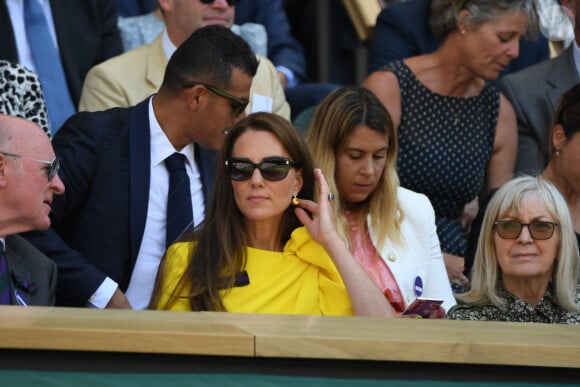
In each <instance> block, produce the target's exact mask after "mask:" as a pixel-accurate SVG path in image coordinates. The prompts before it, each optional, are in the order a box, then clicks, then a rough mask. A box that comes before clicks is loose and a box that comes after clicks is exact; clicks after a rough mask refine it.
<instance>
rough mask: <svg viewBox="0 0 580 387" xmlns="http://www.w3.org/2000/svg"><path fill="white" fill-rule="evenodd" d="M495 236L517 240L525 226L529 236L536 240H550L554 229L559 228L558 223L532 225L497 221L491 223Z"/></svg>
mask: <svg viewBox="0 0 580 387" xmlns="http://www.w3.org/2000/svg"><path fill="white" fill-rule="evenodd" d="M493 224H494V225H495V230H496V231H497V235H499V236H500V238H503V239H517V238H518V237H519V236H520V233H521V232H522V228H523V227H524V226H526V227H527V228H528V231H529V232H530V235H531V236H532V238H533V239H536V240H540V241H541V240H545V239H550V238H551V237H552V235H554V229H555V228H556V227H557V226H559V225H558V223H554V222H546V221H543V220H537V221H535V222H532V223H520V222H516V221H515V220H498V221H496V222H493Z"/></svg>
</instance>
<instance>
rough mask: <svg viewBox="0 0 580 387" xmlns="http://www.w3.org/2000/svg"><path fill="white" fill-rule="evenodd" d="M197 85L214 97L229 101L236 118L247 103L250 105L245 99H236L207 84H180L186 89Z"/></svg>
mask: <svg viewBox="0 0 580 387" xmlns="http://www.w3.org/2000/svg"><path fill="white" fill-rule="evenodd" d="M197 85H202V86H203V87H205V88H206V89H208V90H209V91H211V92H212V93H214V94H215V95H218V96H220V97H223V98H225V99H228V100H230V103H231V105H232V110H233V111H234V114H235V115H236V117H237V116H239V115H240V114H242V112H243V111H244V110H246V106H248V103H250V101H249V100H248V99H246V98H240V97H236V96H235V95H232V94H230V93H228V92H227V91H225V90H222V89H220V88H219V87H215V86H212V85H209V84H207V83H202V82H192V83H183V84H181V87H183V88H188V87H194V86H197Z"/></svg>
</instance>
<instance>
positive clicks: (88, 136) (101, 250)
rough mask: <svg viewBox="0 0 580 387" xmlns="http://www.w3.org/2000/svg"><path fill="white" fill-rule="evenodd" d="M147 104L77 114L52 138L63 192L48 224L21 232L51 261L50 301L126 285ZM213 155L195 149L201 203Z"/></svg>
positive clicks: (143, 213)
mask: <svg viewBox="0 0 580 387" xmlns="http://www.w3.org/2000/svg"><path fill="white" fill-rule="evenodd" d="M148 101H149V99H147V100H145V101H143V102H141V103H140V104H138V105H136V106H134V107H130V108H114V109H110V110H105V111H100V112H92V113H89V112H81V113H78V114H76V115H74V116H72V117H71V118H70V119H69V120H68V121H67V122H65V124H64V125H63V127H62V128H61V129H60V130H59V131H58V132H57V134H56V135H55V137H54V139H53V142H52V144H53V146H54V150H55V152H56V155H57V157H58V158H59V159H60V163H61V169H60V173H59V175H60V177H61V179H62V180H63V182H64V185H65V187H66V191H65V193H64V195H60V196H55V198H54V202H53V208H52V212H51V219H52V225H53V226H52V228H50V229H49V230H47V231H42V232H39V231H34V232H30V233H26V234H25V235H26V237H27V238H28V240H29V241H30V242H32V243H33V244H34V245H35V246H36V247H37V248H38V249H39V250H41V251H42V252H44V253H45V254H46V255H48V256H49V257H50V258H52V259H53V260H54V261H55V262H56V264H57V265H58V275H59V278H58V284H57V289H56V303H57V305H71V306H84V305H85V303H86V302H87V300H88V299H89V297H90V296H91V295H92V294H93V293H94V292H95V290H96V289H97V288H98V287H99V286H100V285H101V283H102V282H103V280H104V279H105V277H106V276H109V277H110V278H112V279H113V280H114V281H116V282H117V283H118V284H119V288H120V289H121V290H122V291H126V290H127V286H128V285H129V281H130V279H131V273H132V272H133V267H134V265H135V261H136V258H137V253H138V252H139V247H140V245H141V240H142V237H143V232H144V228H145V221H146V218H147V206H148V202H149V179H150V174H149V172H150V168H149V166H150V153H151V152H150V148H151V146H150V143H151V142H150V133H149V115H148ZM215 156H216V154H215V153H214V152H209V151H205V150H203V149H201V148H197V147H196V157H198V159H197V161H198V167H199V170H200V174H201V179H202V184H203V192H204V197H205V200H206V202H207V200H208V198H209V192H210V189H211V185H212V183H213V173H214V168H215V161H216V160H215Z"/></svg>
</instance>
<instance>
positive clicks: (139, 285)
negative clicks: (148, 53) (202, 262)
mask: <svg viewBox="0 0 580 387" xmlns="http://www.w3.org/2000/svg"><path fill="white" fill-rule="evenodd" d="M152 101H153V98H151V99H150V100H149V128H150V132H151V165H150V166H149V168H150V176H151V180H150V186H149V204H148V207H147V218H146V219H147V220H146V222H145V230H144V233H143V239H142V241H141V246H140V248H139V253H138V254H137V260H136V262H135V267H134V268H133V273H132V276H131V281H130V282H129V287H128V288H127V292H126V293H125V294H126V296H127V298H128V299H129V303H130V304H131V306H132V307H133V308H134V309H145V308H147V305H148V304H149V300H150V298H151V294H152V292H153V285H154V284H155V278H156V276H157V268H158V266H159V262H160V261H161V257H163V254H164V253H165V229H166V218H167V191H168V189H169V172H168V170H167V168H166V167H165V162H164V161H165V159H166V158H167V157H169V156H170V155H172V154H173V153H174V152H176V150H175V148H174V147H173V145H171V143H170V142H169V139H168V138H167V136H166V135H165V132H164V131H163V130H162V129H161V126H160V125H159V122H157V119H156V118H155V114H154V112H153V105H152ZM179 152H180V153H182V154H183V155H184V156H185V157H186V159H187V162H186V165H185V169H186V172H187V175H188V177H189V181H190V185H191V201H192V205H193V219H194V226H197V225H198V224H199V223H201V221H202V220H203V219H204V218H205V204H204V197H203V187H202V184H201V175H200V173H199V170H198V167H197V164H196V163H195V156H194V146H193V144H189V145H188V146H186V147H185V148H183V149H181V150H180V151H179ZM116 289H117V284H116V283H115V282H114V281H113V280H111V279H110V278H107V279H106V280H105V281H104V282H103V284H101V286H100V287H99V289H97V291H96V292H95V295H94V297H92V298H91V301H90V302H91V304H93V305H94V306H96V307H98V308H104V307H105V306H106V305H107V303H108V302H109V300H110V299H111V297H112V296H113V293H114V292H115V290H116Z"/></svg>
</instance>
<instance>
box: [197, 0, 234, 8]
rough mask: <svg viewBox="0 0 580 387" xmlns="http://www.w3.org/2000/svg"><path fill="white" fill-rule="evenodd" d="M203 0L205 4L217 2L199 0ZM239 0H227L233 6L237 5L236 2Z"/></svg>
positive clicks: (213, 0)
mask: <svg viewBox="0 0 580 387" xmlns="http://www.w3.org/2000/svg"><path fill="white" fill-rule="evenodd" d="M199 1H201V2H202V3H203V4H213V3H215V0H199ZM237 2H238V0H227V3H228V5H229V6H230V7H231V6H232V5H236V3H237Z"/></svg>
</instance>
